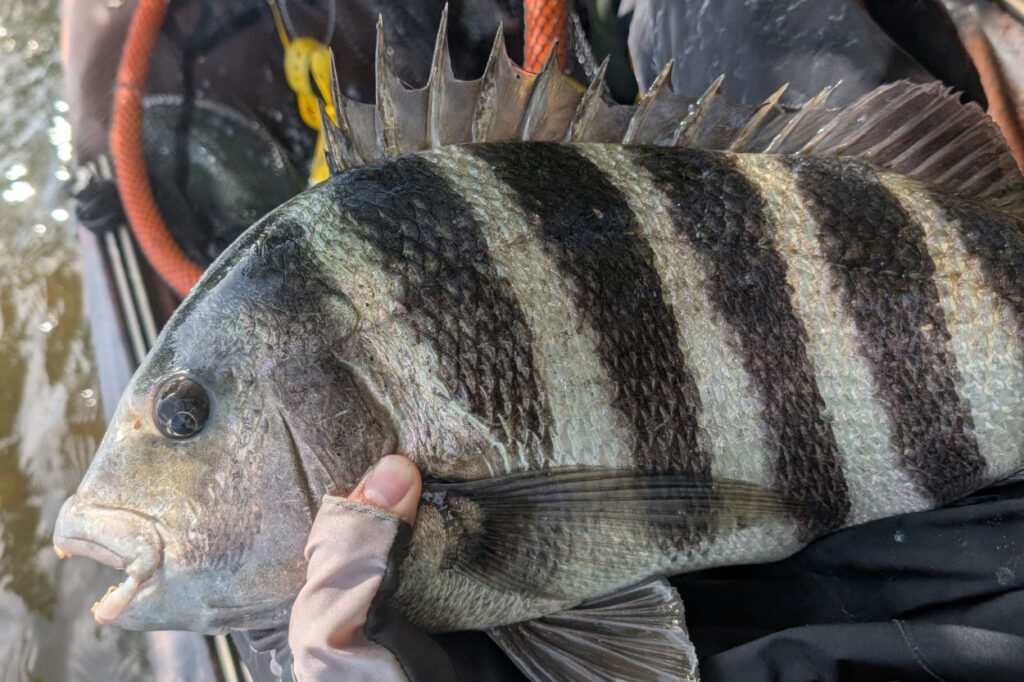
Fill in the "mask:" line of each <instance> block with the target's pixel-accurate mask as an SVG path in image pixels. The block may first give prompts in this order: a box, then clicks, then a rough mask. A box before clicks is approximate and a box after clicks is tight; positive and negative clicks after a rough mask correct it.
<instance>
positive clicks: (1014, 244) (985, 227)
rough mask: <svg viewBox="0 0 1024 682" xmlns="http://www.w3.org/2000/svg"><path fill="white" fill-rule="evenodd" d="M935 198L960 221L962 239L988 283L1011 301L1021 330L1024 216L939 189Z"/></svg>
mask: <svg viewBox="0 0 1024 682" xmlns="http://www.w3.org/2000/svg"><path fill="white" fill-rule="evenodd" d="M932 200H933V201H934V202H935V203H936V204H937V205H938V206H940V207H941V208H942V209H943V210H944V211H945V213H946V216H947V217H948V218H949V219H950V220H953V221H957V223H958V225H959V236H960V239H961V241H962V242H963V244H964V247H965V248H966V249H967V251H968V253H970V254H971V255H972V256H973V257H975V258H977V259H978V262H979V263H980V264H981V272H982V276H983V277H984V278H985V283H986V284H987V285H988V286H989V287H991V288H992V290H993V291H995V292H996V294H997V295H998V296H999V297H1000V298H1002V299H1003V301H1005V302H1006V303H1007V304H1009V306H1010V307H1011V308H1012V309H1013V311H1014V313H1015V314H1016V317H1017V330H1018V332H1021V331H1024V220H1022V219H1020V218H1017V217H1015V216H1011V215H1009V214H1008V213H1004V212H1002V211H997V210H991V209H987V208H985V207H983V206H978V205H971V204H967V203H964V202H962V201H960V200H959V199H957V198H955V197H949V196H943V195H940V194H938V193H935V194H933V195H932Z"/></svg>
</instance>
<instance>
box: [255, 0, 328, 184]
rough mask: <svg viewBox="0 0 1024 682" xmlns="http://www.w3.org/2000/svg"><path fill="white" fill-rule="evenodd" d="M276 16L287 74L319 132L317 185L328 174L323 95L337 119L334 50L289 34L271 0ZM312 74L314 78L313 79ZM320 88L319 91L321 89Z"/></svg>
mask: <svg viewBox="0 0 1024 682" xmlns="http://www.w3.org/2000/svg"><path fill="white" fill-rule="evenodd" d="M267 2H268V3H269V4H270V11H271V13H272V14H273V16H274V26H275V27H276V28H277V37H278V39H280V41H281V46H282V47H283V48H284V76H285V81H287V83H288V87H290V88H291V89H292V91H293V92H294V93H295V97H296V100H297V102H296V105H297V106H298V109H299V116H300V117H301V118H302V122H303V123H305V124H306V125H307V126H309V127H310V128H312V129H313V130H316V131H318V132H317V138H316V147H315V149H314V152H313V162H312V166H311V168H310V173H309V183H310V184H315V183H317V182H320V181H322V180H325V179H326V178H327V176H328V172H327V160H326V158H325V157H324V134H323V131H322V130H320V109H319V106H318V105H317V100H318V99H320V98H321V97H322V98H323V101H324V104H325V108H326V109H327V113H328V115H330V116H331V118H334V102H332V101H331V87H330V82H331V51H330V49H329V48H328V47H327V46H326V45H324V44H323V43H321V42H320V41H318V40H315V39H313V38H307V37H305V36H299V37H289V35H288V31H287V30H286V29H285V26H284V21H283V19H282V18H281V11H280V9H279V8H278V6H277V2H276V1H275V0H267ZM310 76H312V79H311V78H310ZM318 91H319V92H318Z"/></svg>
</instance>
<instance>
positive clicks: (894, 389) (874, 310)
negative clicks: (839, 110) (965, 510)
mask: <svg viewBox="0 0 1024 682" xmlns="http://www.w3.org/2000/svg"><path fill="white" fill-rule="evenodd" d="M794 171H795V174H796V182H797V185H798V187H799V188H800V192H801V194H802V195H803V196H804V198H805V199H806V201H807V206H808V208H809V210H810V212H811V214H812V215H813V216H814V218H815V220H816V221H817V223H818V229H819V233H818V234H819V243H820V246H821V248H822V250H823V252H824V254H825V257H826V258H827V259H828V260H829V261H830V263H831V265H832V271H833V272H834V273H835V276H836V277H837V279H838V281H839V283H840V287H841V289H842V296H843V299H844V302H845V304H846V307H847V310H848V311H849V314H850V315H852V316H853V320H854V323H855V324H856V327H857V330H858V334H859V340H860V346H861V352H862V354H863V355H864V357H866V358H867V360H868V362H869V363H870V365H871V368H872V373H873V375H874V379H875V385H876V386H877V390H878V393H879V397H880V398H881V401H882V403H883V404H884V406H885V408H886V410H887V412H888V414H889V418H890V420H891V421H892V425H893V431H892V441H893V446H894V448H895V450H896V452H897V453H899V456H900V457H901V459H902V462H903V466H904V467H905V468H906V469H907V471H909V472H910V474H911V476H912V477H914V479H915V480H916V481H917V482H918V484H919V485H920V486H921V487H922V489H923V490H924V492H925V493H926V494H927V495H928V496H930V497H931V498H932V499H933V500H934V501H935V502H937V503H944V502H948V501H950V500H953V499H956V498H957V497H959V496H961V495H963V494H965V493H967V492H969V491H970V490H971V489H973V488H974V487H976V486H977V484H978V483H979V480H980V477H981V476H982V474H983V473H984V470H985V460H984V458H982V456H981V455H980V453H979V452H978V445H977V442H976V440H975V437H974V426H973V423H972V420H971V412H970V406H969V405H967V404H966V402H965V399H963V398H962V397H961V396H960V395H959V393H958V392H957V386H958V385H959V384H960V374H959V371H958V370H957V368H956V359H955V358H954V356H953V354H952V353H951V352H950V351H949V349H948V347H949V341H950V337H949V331H948V330H947V329H946V321H945V316H944V315H943V312H942V306H941V302H940V300H939V292H938V289H937V288H936V286H935V280H934V277H935V263H934V262H933V261H932V259H931V256H930V255H929V254H928V249H927V246H926V244H925V234H924V230H923V229H922V227H921V225H920V224H919V223H917V222H916V220H915V219H914V218H913V217H912V216H910V215H908V214H907V212H906V211H905V210H904V209H903V207H902V206H901V205H900V204H899V202H898V201H897V199H896V198H895V197H894V196H892V194H891V193H890V192H889V191H888V190H887V189H886V188H885V187H884V186H883V185H882V184H881V182H879V180H878V178H877V177H875V175H874V173H873V172H872V171H871V170H870V169H868V168H867V167H865V166H864V165H862V164H859V163H851V162H848V161H841V160H834V159H809V160H802V161H799V162H797V163H795V165H794Z"/></svg>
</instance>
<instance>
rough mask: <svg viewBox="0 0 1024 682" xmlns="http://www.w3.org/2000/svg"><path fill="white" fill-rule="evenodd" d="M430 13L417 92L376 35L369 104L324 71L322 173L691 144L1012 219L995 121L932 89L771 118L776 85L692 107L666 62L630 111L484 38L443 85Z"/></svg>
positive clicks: (446, 67) (1016, 174) (916, 86)
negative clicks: (519, 151) (463, 76)
mask: <svg viewBox="0 0 1024 682" xmlns="http://www.w3.org/2000/svg"><path fill="white" fill-rule="evenodd" d="M447 16H448V11H447V6H446V7H445V10H444V13H443V14H442V25H441V29H440V30H439V32H438V38H437V42H436V46H435V52H434V57H433V61H432V66H431V70H430V79H429V81H428V82H427V84H426V85H425V86H424V87H422V88H418V89H410V88H408V87H406V86H405V85H404V84H402V83H401V82H400V81H399V79H398V77H397V76H395V74H394V72H393V71H392V70H391V68H390V67H389V65H388V59H387V50H386V46H385V44H384V32H383V25H382V23H381V22H378V30H377V59H376V76H377V87H376V94H377V101H376V103H375V104H372V105H371V104H362V103H359V102H355V101H353V100H350V99H348V98H346V97H344V96H343V95H342V94H341V93H340V88H339V87H338V81H337V73H336V72H335V71H332V82H331V91H332V95H333V99H334V103H335V108H334V113H335V117H336V119H337V124H334V123H330V124H329V125H328V126H327V130H326V135H327V145H326V146H327V149H328V150H329V152H330V153H331V155H332V159H331V167H332V172H334V171H336V170H337V169H340V168H349V167H351V166H353V165H357V164H359V163H363V162H369V161H373V160H376V159H380V158H384V157H386V156H393V155H395V154H402V153H407V152H412V151H419V150H422V149H429V148H433V147H439V146H443V145H448V144H460V143H467V142H482V141H502V140H563V141H570V142H617V143H622V144H652V145H676V146H683V147H696V148H701V149H708V150H723V151H733V152H744V153H777V154H789V155H797V156H800V155H814V156H823V155H830V156H850V157H856V158H860V159H863V160H865V161H868V162H870V163H872V164H873V165H875V166H878V167H880V168H882V169H885V170H892V171H895V172H899V173H903V174H905V175H908V176H911V177H914V178H916V179H919V180H921V181H924V182H928V183H931V184H933V185H935V186H936V187H939V188H941V189H943V190H946V191H948V192H952V193H956V194H960V195H962V196H964V197H967V198H971V199H974V200H978V201H984V202H986V203H988V204H991V205H994V206H997V207H1000V208H1003V209H1005V210H1008V211H1010V212H1013V213H1016V214H1018V215H1024V177H1022V176H1021V173H1020V171H1019V169H1018V168H1017V165H1016V163H1015V161H1014V159H1013V157H1012V156H1011V154H1010V152H1009V149H1008V148H1007V146H1006V143H1005V141H1004V140H1003V138H1002V136H1001V135H1000V133H999V130H998V129H997V128H996V126H995V124H994V123H993V122H992V121H991V119H989V118H988V116H987V115H986V114H985V113H984V112H983V111H982V110H981V109H980V108H979V107H978V106H977V105H976V104H966V105H965V104H962V103H961V102H960V101H959V99H958V98H957V96H956V95H954V94H953V93H952V92H951V91H950V90H948V89H947V88H946V87H945V86H943V85H942V84H941V83H938V82H935V83H927V84H920V83H911V82H908V81H899V82H896V83H888V84H885V85H882V86H879V87H878V88H876V89H875V90H873V91H871V92H869V93H867V94H865V95H863V96H862V97H861V98H860V99H858V100H856V101H855V102H853V103H852V104H849V105H847V106H845V107H842V108H839V109H827V108H825V105H826V100H827V99H828V96H829V95H830V94H831V92H832V90H833V89H834V86H833V88H826V89H825V90H823V91H821V92H820V93H818V94H817V95H816V96H814V97H813V98H811V99H810V100H808V101H807V103H806V104H804V105H803V106H801V107H798V108H795V109H792V108H790V109H783V108H782V107H780V106H779V104H778V100H779V97H780V96H781V94H782V90H783V89H784V86H783V88H780V89H779V90H778V91H776V92H775V93H774V94H773V95H771V96H770V97H769V98H768V99H767V100H765V102H764V103H762V104H761V105H760V106H757V107H737V106H733V105H730V104H728V103H727V102H724V101H723V100H722V98H720V97H717V94H718V91H719V89H720V87H721V83H722V78H721V77H720V78H718V79H717V80H716V81H715V82H714V83H712V84H711V86H710V87H709V88H708V89H707V91H706V92H705V93H704V94H703V95H701V97H700V98H698V99H697V100H696V101H694V100H692V99H688V98H685V97H682V96H680V95H677V94H676V93H673V92H672V90H671V86H670V79H669V73H670V70H671V68H672V64H668V65H666V67H665V69H664V70H663V71H662V74H661V75H660V76H659V77H658V78H657V79H656V80H655V82H654V83H653V84H652V86H651V88H650V90H648V92H647V93H646V94H645V95H644V96H643V97H642V98H641V99H640V101H639V102H638V103H636V104H633V105H618V104H613V103H609V102H608V101H606V99H605V98H606V93H605V87H604V81H603V77H604V73H605V67H604V66H602V68H601V70H600V71H599V73H598V75H597V77H596V78H595V82H594V83H592V84H591V86H590V87H589V88H588V89H587V90H586V92H583V91H581V89H580V88H579V87H577V86H575V85H574V84H573V82H572V81H570V80H569V78H567V77H566V76H565V75H564V74H563V73H562V72H561V71H559V70H558V69H557V68H556V66H555V64H554V62H552V61H551V60H549V62H548V64H547V65H546V66H545V68H544V69H543V70H542V71H541V72H540V73H538V74H534V73H529V72H527V71H524V70H522V69H520V68H519V67H518V66H516V65H515V64H514V63H513V62H512V60H511V59H510V58H509V56H508V53H507V52H506V50H505V43H504V38H503V34H502V30H501V27H500V26H499V28H498V33H497V36H496V37H495V41H494V47H493V49H492V50H491V54H490V57H489V58H488V61H487V66H486V68H485V69H484V73H483V75H482V76H481V77H480V78H478V79H477V80H470V81H461V80H458V79H456V78H455V77H454V76H453V75H452V69H451V58H450V55H449V54H448V41H447V31H446V24H445V22H446V20H447Z"/></svg>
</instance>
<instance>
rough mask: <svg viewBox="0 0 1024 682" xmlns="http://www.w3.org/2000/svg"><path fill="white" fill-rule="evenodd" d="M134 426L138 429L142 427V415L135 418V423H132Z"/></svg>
mask: <svg viewBox="0 0 1024 682" xmlns="http://www.w3.org/2000/svg"><path fill="white" fill-rule="evenodd" d="M132 428H133V429H135V430H136V431H138V430H139V429H141V428H142V417H136V418H135V423H134V424H132Z"/></svg>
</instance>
